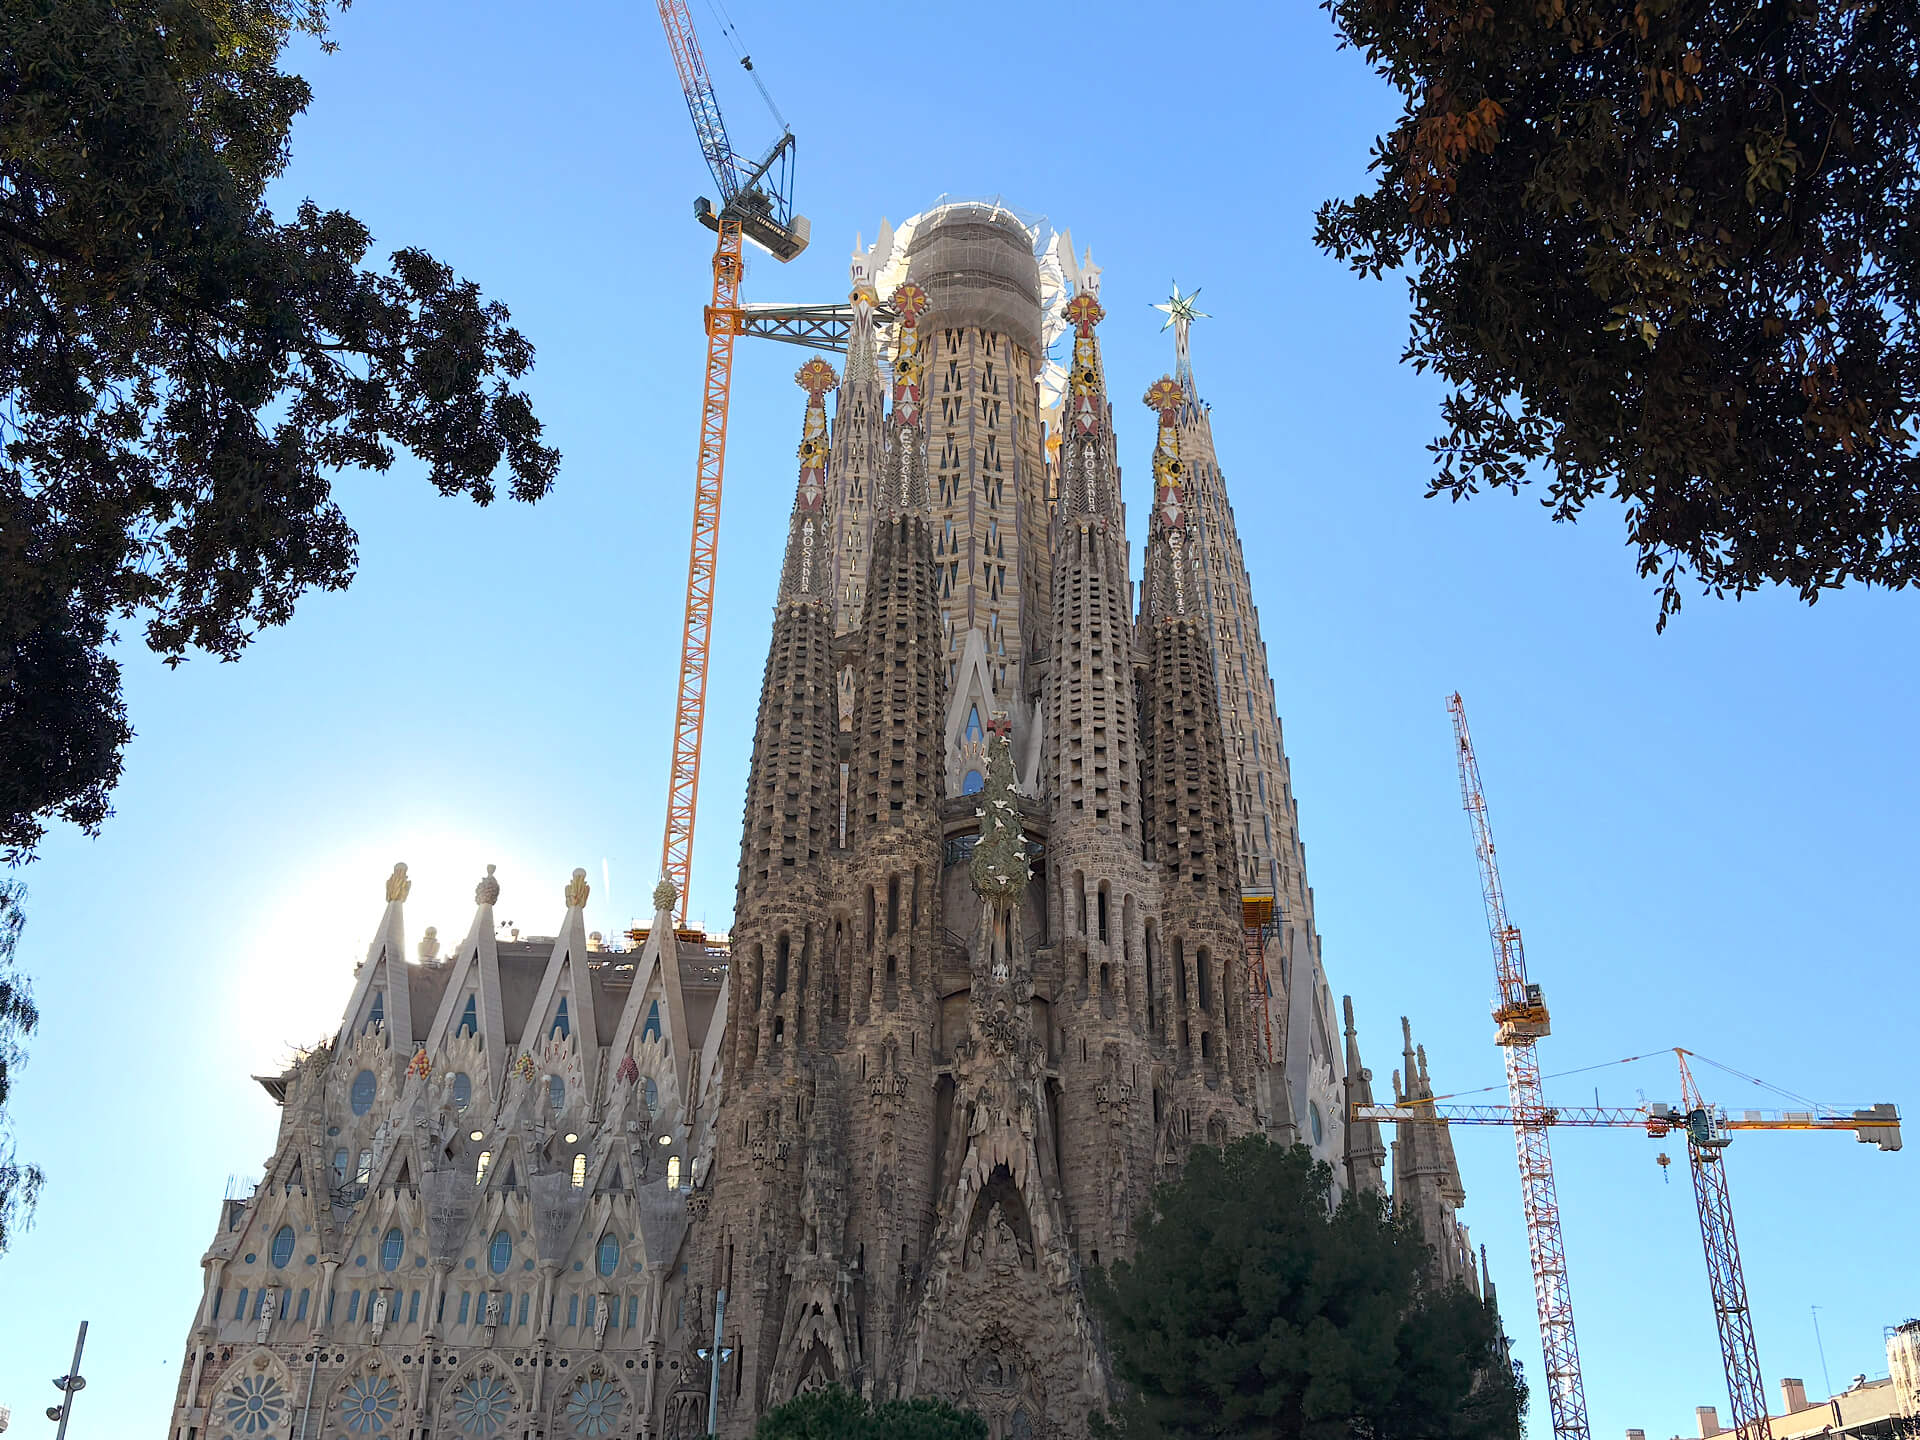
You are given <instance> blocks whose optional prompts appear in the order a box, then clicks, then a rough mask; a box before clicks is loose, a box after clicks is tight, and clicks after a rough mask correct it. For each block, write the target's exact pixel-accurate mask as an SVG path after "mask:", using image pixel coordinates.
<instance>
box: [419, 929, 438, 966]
mask: <svg viewBox="0 0 1920 1440" xmlns="http://www.w3.org/2000/svg"><path fill="white" fill-rule="evenodd" d="M439 958H440V929H439V927H438V926H436V925H429V926H427V928H426V929H425V930H424V931H423V932H422V933H421V935H420V959H421V962H422V963H423V964H427V965H431V964H432V963H433V962H434V961H436V960H438V959H439Z"/></svg>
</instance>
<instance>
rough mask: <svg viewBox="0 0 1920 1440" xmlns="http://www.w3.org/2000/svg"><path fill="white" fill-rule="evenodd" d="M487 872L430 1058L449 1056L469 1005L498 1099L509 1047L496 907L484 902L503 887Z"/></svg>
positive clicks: (430, 1040) (431, 1039)
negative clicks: (503, 1002)
mask: <svg viewBox="0 0 1920 1440" xmlns="http://www.w3.org/2000/svg"><path fill="white" fill-rule="evenodd" d="M487 871H488V874H487V878H486V879H485V880H483V881H481V882H480V893H479V895H478V897H476V898H477V899H478V904H477V905H476V907H475V909H474V912H473V925H472V927H471V928H470V929H469V930H468V931H467V938H466V939H465V940H463V941H461V942H460V950H459V953H458V954H457V955H456V956H455V957H454V961H453V973H452V974H451V975H449V976H448V977H447V988H446V991H445V993H444V994H442V995H441V997H440V1009H439V1011H438V1012H437V1013H436V1014H435V1015H434V1018H433V1029H432V1030H430V1031H429V1032H428V1034H427V1053H428V1054H429V1055H441V1054H444V1053H445V1049H446V1044H447V1042H448V1041H449V1040H451V1039H452V1038H453V1036H454V1034H455V1032H457V1031H458V1030H459V1029H460V1025H461V1021H462V1020H463V1018H464V1017H465V1015H466V1012H467V1006H468V1003H469V1001H471V1002H472V1003H473V1009H474V1019H475V1021H476V1030H477V1033H478V1034H479V1037H480V1048H481V1049H482V1050H483V1051H484V1052H485V1053H486V1062H487V1075H488V1077H489V1078H490V1080H491V1082H492V1083H491V1085H490V1086H489V1087H488V1088H489V1089H490V1090H491V1091H492V1093H494V1094H496V1095H497V1094H499V1093H500V1088H501V1084H502V1082H503V1080H504V1079H505V1076H506V1072H507V1049H508V1042H507V1026H506V1020H505V1012H504V1006H503V1004H502V1002H501V998H500V950H499V946H498V944H497V942H496V940H495V935H494V930H495V926H494V921H493V905H492V903H491V902H490V901H489V900H487V899H486V896H487V895H488V894H490V893H491V894H496V895H497V894H498V893H499V882H498V881H496V880H494V879H493V874H492V871H493V867H492V866H488V867H487Z"/></svg>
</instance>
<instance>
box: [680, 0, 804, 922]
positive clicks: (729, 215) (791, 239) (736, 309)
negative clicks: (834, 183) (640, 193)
mask: <svg viewBox="0 0 1920 1440" xmlns="http://www.w3.org/2000/svg"><path fill="white" fill-rule="evenodd" d="M658 3H659V8H660V24H661V26H662V28H663V29H665V30H666V32H667V45H668V48H670V49H671V50H672V51H673V63H674V67H675V69H677V70H678V71H679V72H680V88H681V91H682V92H683V93H684V94H685V96H686V101H687V113H688V114H689V115H690V116H691V117H692V118H693V130H694V134H695V136H696V137H697V138H698V140H699V142H700V151H701V154H702V155H704V156H705V157H706V162H707V169H708V170H710V171H712V172H713V182H714V184H715V185H717V186H719V187H720V206H719V209H717V210H716V209H715V208H714V205H713V202H712V201H710V200H708V199H707V198H706V197H705V196H702V197H700V198H699V199H697V200H696V201H694V206H693V213H694V217H695V218H696V219H698V220H699V221H700V223H701V224H703V225H705V226H706V227H707V228H708V229H710V230H712V231H713V232H714V234H715V236H716V237H717V243H716V245H715V246H714V252H713V298H712V301H711V302H710V303H709V304H708V306H707V310H706V329H707V368H706V384H705V390H704V393H703V395H702V397H701V402H700V453H699V462H698V465H697V466H696V469H695V481H694V499H693V544H692V548H691V553H690V554H689V556H688V559H687V612H686V624H685V627H684V629H683V630H682V633H681V641H680V684H679V690H678V701H677V704H676V707H675V710H674V717H673V770H672V775H671V778H670V779H669V781H668V785H667V833H666V838H665V840H664V841H663V842H662V844H661V847H660V872H661V874H662V875H663V876H664V877H665V878H666V879H668V880H670V881H672V882H673V886H674V889H675V890H676V891H677V892H678V894H679V901H680V914H679V923H680V924H681V925H683V926H684V925H685V924H686V923H687V902H688V895H687V891H688V889H689V883H688V882H689V879H690V872H691V869H692V865H693V820H694V813H695V809H696V806H697V803H698V800H699V795H700V737H701V732H702V730H703V729H704V727H705V724H706V714H707V654H708V639H709V634H710V631H711V628H712V624H713V581H714V573H715V569H716V566H717V565H718V562H719V542H720V489H721V481H722V479H723V477H724V476H725V473H726V461H727V405H728V400H729V398H730V393H731V388H732V384H733V342H734V338H735V337H736V336H737V335H740V334H744V333H748V331H747V328H746V326H745V325H744V324H743V321H742V316H743V312H742V310H741V306H740V278H741V271H742V268H743V267H742V257H741V242H742V240H743V239H744V240H751V241H753V242H754V244H756V245H758V246H760V247H761V248H762V249H764V250H766V251H767V252H768V253H769V254H770V255H772V256H773V257H774V258H775V259H777V260H782V261H786V260H791V259H793V257H794V256H796V255H798V254H799V253H800V252H801V251H802V250H804V249H806V248H807V240H808V237H809V233H810V227H809V225H808V224H807V220H806V217H805V216H803V215H796V214H794V212H793V159H794V137H793V132H792V131H791V130H789V129H787V128H786V126H785V124H784V122H783V123H782V125H781V133H780V138H779V139H777V140H776V141H774V143H773V146H772V148H771V149H769V150H768V151H767V153H766V154H765V155H764V156H763V157H762V158H761V159H760V160H758V161H757V162H756V161H750V160H748V159H747V158H746V157H743V156H741V155H738V154H736V153H735V151H734V149H733V146H732V143H731V142H730V141H729V140H728V138H727V127H726V122H725V120H724V119H722V117H721V114H720V102H719V100H718V98H717V97H716V96H715V95H714V92H713V81H712V79H711V77H710V76H709V75H708V73H707V62H706V57H705V56H704V55H702V54H701V52H700V40H699V37H698V36H697V35H696V34H695V33H694V29H693V18H692V17H691V16H690V15H688V13H687V7H686V5H685V4H684V3H683V0H658ZM740 63H741V65H742V66H744V67H745V68H746V69H747V70H749V71H751V70H752V69H753V60H752V57H751V56H745V55H743V56H741V59H740ZM756 83H757V81H756ZM762 93H763V94H764V93H765V87H762ZM768 104H769V106H771V104H772V101H771V99H769V101H768ZM774 113H775V116H776V118H777V117H778V114H779V112H778V111H777V110H776V111H775V112H774ZM763 333H764V332H763ZM778 338H789V337H785V336H781V337H778Z"/></svg>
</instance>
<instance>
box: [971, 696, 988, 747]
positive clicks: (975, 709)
mask: <svg viewBox="0 0 1920 1440" xmlns="http://www.w3.org/2000/svg"><path fill="white" fill-rule="evenodd" d="M986 733H987V732H986V731H985V730H983V729H981V728H980V707H979V706H978V705H969V706H968V707H967V743H968V744H969V745H978V744H979V743H980V740H981V737H983V736H984V735H985V734H986Z"/></svg>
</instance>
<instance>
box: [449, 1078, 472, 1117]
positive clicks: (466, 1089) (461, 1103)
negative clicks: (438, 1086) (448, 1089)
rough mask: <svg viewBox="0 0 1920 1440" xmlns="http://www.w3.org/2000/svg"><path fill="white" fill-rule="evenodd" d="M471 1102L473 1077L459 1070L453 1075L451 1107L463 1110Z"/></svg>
mask: <svg viewBox="0 0 1920 1440" xmlns="http://www.w3.org/2000/svg"><path fill="white" fill-rule="evenodd" d="M472 1103H473V1077H472V1076H471V1075H469V1074H467V1072H466V1071H464V1070H461V1071H459V1072H458V1073H456V1074H455V1075H454V1077H453V1108H454V1109H456V1110H465V1109H466V1108H467V1106H469V1105H471V1104H472Z"/></svg>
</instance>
